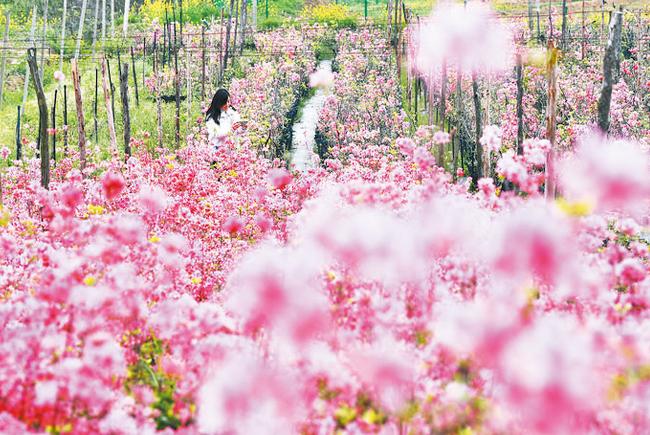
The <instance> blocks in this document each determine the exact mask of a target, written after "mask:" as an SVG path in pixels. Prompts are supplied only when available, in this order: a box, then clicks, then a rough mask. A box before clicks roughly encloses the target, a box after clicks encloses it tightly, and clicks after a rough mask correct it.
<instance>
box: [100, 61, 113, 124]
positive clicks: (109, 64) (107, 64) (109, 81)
mask: <svg viewBox="0 0 650 435" xmlns="http://www.w3.org/2000/svg"><path fill="white" fill-rule="evenodd" d="M104 60H105V61H106V70H107V71H108V84H109V86H110V89H111V110H112V111H113V112H112V113H115V85H113V74H111V60H110V59H109V58H107V57H106V56H104ZM102 68H103V67H102ZM103 75H104V72H103V71H102V76H103Z"/></svg>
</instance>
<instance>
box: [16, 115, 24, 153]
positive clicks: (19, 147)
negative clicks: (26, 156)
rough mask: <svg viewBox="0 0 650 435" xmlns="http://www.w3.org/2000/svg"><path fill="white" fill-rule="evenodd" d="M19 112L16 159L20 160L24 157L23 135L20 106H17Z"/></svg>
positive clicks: (17, 118) (17, 116)
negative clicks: (21, 132) (21, 134)
mask: <svg viewBox="0 0 650 435" xmlns="http://www.w3.org/2000/svg"><path fill="white" fill-rule="evenodd" d="M17 107H18V110H17V112H18V113H17V114H16V160H20V159H22V157H23V153H22V150H23V141H22V139H23V138H22V137H20V117H21V115H20V106H17Z"/></svg>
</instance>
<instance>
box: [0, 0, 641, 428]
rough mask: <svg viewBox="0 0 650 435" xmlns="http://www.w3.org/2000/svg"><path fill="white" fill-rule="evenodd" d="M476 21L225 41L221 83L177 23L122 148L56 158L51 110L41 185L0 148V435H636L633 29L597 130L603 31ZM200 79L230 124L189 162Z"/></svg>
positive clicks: (38, 167)
mask: <svg viewBox="0 0 650 435" xmlns="http://www.w3.org/2000/svg"><path fill="white" fill-rule="evenodd" d="M476 3H477V4H473V2H469V4H468V5H467V6H463V4H462V3H459V4H451V3H445V2H442V3H441V4H440V5H437V6H435V7H434V8H433V10H432V12H431V15H430V16H429V17H421V20H415V19H411V20H410V21H409V20H408V18H409V12H408V9H407V7H406V6H404V5H403V3H400V0H397V2H396V3H395V5H392V3H391V8H392V7H396V10H397V11H398V12H395V11H394V10H393V9H389V11H393V13H395V17H396V16H397V15H398V14H404V16H403V17H401V15H400V17H401V18H400V20H403V21H394V22H393V24H394V25H393V26H392V27H386V26H382V25H381V24H377V25H366V24H360V25H358V26H355V27H351V28H336V26H332V25H319V24H315V25H313V24H307V22H303V23H302V24H300V25H298V26H296V27H291V26H284V27H280V28H278V29H275V30H265V31H258V32H255V31H253V30H252V28H251V29H249V31H250V33H249V34H248V35H247V36H243V37H242V39H241V46H238V45H236V44H238V42H237V41H239V40H238V39H237V37H236V36H234V35H233V36H232V38H234V41H235V42H234V43H235V45H236V46H235V48H234V50H232V53H233V54H232V57H231V59H230V63H227V62H225V61H224V53H225V52H228V53H230V51H229V50H230V49H231V47H230V42H229V41H232V40H229V39H225V42H224V40H223V38H220V36H219V35H220V34H221V35H225V32H226V27H225V26H222V25H220V24H215V23H214V22H213V23H211V24H210V26H207V27H205V28H203V30H201V29H202V28H201V27H200V26H199V25H196V26H194V25H190V24H187V25H186V29H185V32H187V34H186V36H187V38H186V39H185V40H184V41H185V42H184V45H183V48H174V49H176V50H178V52H177V53H175V55H176V56H177V59H176V65H175V66H174V62H173V61H172V59H173V57H168V58H167V62H168V64H167V68H165V66H164V64H162V63H161V59H162V58H159V57H158V56H159V53H164V51H165V49H164V48H163V49H160V48H157V49H156V48H154V49H152V53H153V54H152V63H151V64H148V63H146V62H148V60H147V57H146V56H145V54H146V53H147V51H146V48H145V47H144V46H145V45H146V43H145V42H144V41H145V40H146V38H149V39H155V40H156V41H158V39H157V38H160V35H161V32H167V27H165V28H164V30H162V29H163V26H161V25H160V24H159V23H158V22H157V21H154V22H153V23H146V24H143V26H146V27H145V28H144V29H141V30H142V32H141V33H138V35H137V37H134V41H135V45H136V46H137V47H140V48H141V50H142V51H143V53H145V54H143V56H142V64H137V63H135V61H133V64H132V65H134V67H137V68H142V69H140V70H138V71H139V73H140V74H141V75H142V82H143V85H144V84H145V83H146V86H142V88H141V89H140V91H141V95H140V100H141V101H140V102H138V106H137V107H138V108H137V109H134V107H133V106H132V107H131V110H132V111H134V112H135V113H134V115H133V120H131V122H132V124H133V125H132V126H131V131H132V134H131V136H130V138H128V140H127V139H126V136H125V139H124V140H125V142H126V143H125V144H124V147H125V148H124V150H123V149H122V148H117V147H113V146H112V145H111V144H110V143H109V136H106V137H104V136H103V134H104V133H103V132H104V131H103V129H104V125H102V126H101V129H102V130H101V134H100V135H99V137H98V134H97V130H95V133H94V134H95V136H94V138H93V136H92V135H90V134H88V142H87V143H83V147H85V146H86V145H88V149H85V148H84V149H83V151H82V147H80V146H78V142H77V141H78V133H77V131H79V132H81V129H78V125H79V124H78V122H79V121H78V119H79V118H78V117H77V116H78V112H77V110H74V111H73V110H71V111H70V112H71V113H70V121H69V124H70V125H69V126H68V125H67V124H66V125H65V127H64V129H65V130H66V131H67V129H68V127H69V129H70V138H69V139H70V145H69V148H67V149H66V152H65V154H64V153H63V152H62V151H61V149H62V148H59V151H58V152H59V155H58V157H57V158H56V159H55V160H52V166H51V168H50V169H49V172H48V174H49V183H47V184H44V183H43V181H42V180H43V175H42V174H43V162H44V159H45V157H44V156H43V151H45V154H46V155H48V156H49V155H50V153H51V148H45V149H43V148H42V144H43V139H42V138H41V139H39V138H38V137H37V134H38V129H34V128H25V129H24V131H23V133H22V137H18V138H17V143H24V146H25V150H24V155H23V156H22V158H20V159H19V158H16V151H17V150H16V149H15V148H14V144H9V143H7V144H0V147H2V152H1V154H0V326H1V327H0V380H2V382H0V433H6V434H23V433H55V434H64V433H80V434H86V433H88V434H90V433H93V434H95V433H102V434H154V433H166V434H172V433H179V434H293V433H297V434H305V435H311V434H314V435H316V434H396V435H397V434H399V435H406V434H458V435H469V434H511V433H512V434H518V433H524V434H583V433H584V434H643V433H650V405H649V404H650V152H649V151H648V145H649V144H650V116H649V113H650V106H649V105H650V81H648V80H650V77H649V76H648V71H650V69H649V67H650V65H649V64H648V57H647V55H645V56H644V55H643V53H648V36H647V35H648V33H645V36H642V35H643V34H642V33H636V34H634V33H629V32H628V33H629V34H628V36H625V37H624V38H623V43H622V48H621V47H620V46H619V47H618V51H615V52H614V55H613V56H614V58H615V59H618V60H619V65H618V66H617V68H618V72H615V73H614V76H615V77H616V81H615V83H614V84H613V86H612V87H611V88H610V100H609V101H607V107H608V111H607V113H606V115H607V116H606V118H605V119H606V121H607V125H606V127H605V128H603V124H601V123H599V119H600V118H599V117H600V116H601V115H602V113H603V110H604V109H603V104H604V103H603V102H602V99H603V98H604V97H603V96H602V93H606V91H603V89H604V88H606V84H605V85H604V84H603V83H604V82H606V81H607V80H606V77H607V76H608V74H610V73H611V71H610V70H608V65H610V66H611V65H613V64H612V63H611V62H610V64H608V61H607V59H608V57H607V53H608V50H613V48H610V46H611V45H612V40H613V39H616V38H615V37H610V38H609V40H608V39H607V38H606V37H605V38H601V39H598V38H595V39H594V40H589V41H587V40H586V39H583V40H577V41H578V42H575V40H571V39H569V38H567V39H566V40H560V37H559V35H558V34H555V35H553V31H555V32H556V33H557V32H558V30H557V29H555V30H549V29H547V30H549V31H548V32H546V33H545V34H544V38H546V39H544V40H543V41H540V40H538V39H537V36H538V35H536V32H535V31H534V26H533V27H530V28H529V26H528V23H527V22H526V17H525V16H524V17H519V18H510V19H503V17H502V18H498V16H497V15H496V13H495V12H494V11H493V10H492V9H491V7H490V6H488V5H487V4H483V3H481V4H478V2H476ZM84 4H85V3H84ZM152 4H153V2H147V3H146V5H147V6H146V7H148V8H153V6H151V5H152ZM155 4H156V5H157V6H156V7H157V8H158V7H160V8H163V5H162V4H158V3H155ZM244 4H245V3H244ZM397 6H399V8H397ZM84 7H85V6H84ZM188 7H189V6H188ZM231 7H232V6H231ZM127 8H128V6H127ZM161 10H162V9H161ZM245 10H246V8H245V7H244V11H245ZM402 11H403V12H402ZM616 14H617V12H616V11H613V16H614V18H612V23H614V24H612V26H611V29H609V32H615V31H616V30H615V27H616V26H615V22H616V19H618V18H617V17H616ZM156 15H157V16H158V15H162V12H161V11H160V10H158V9H156ZM234 15H235V16H236V15H237V14H234ZM390 17H391V15H390V12H389V18H390ZM561 17H562V15H561V13H560V14H559V18H556V19H558V20H559V19H561ZM638 17H639V20H640V21H639V23H642V24H643V25H644V26H645V27H644V26H642V25H639V26H637V27H634V26H632V25H630V26H628V27H625V24H624V25H623V27H624V29H626V28H627V29H636V30H639V29H643V28H646V29H647V26H648V24H649V23H650V16H648V14H647V12H646V13H645V15H644V13H642V12H640V13H639V15H638ZM411 18H412V17H411ZM629 18H630V17H629V16H628V15H625V16H623V18H622V19H623V23H626V21H625V20H626V19H629ZM392 19H393V20H397V18H394V17H393V18H392ZM572 19H573V20H578V21H579V19H580V18H579V16H577V17H573V18H572ZM127 21H128V20H127ZM233 23H234V24H233V25H232V28H231V23H230V21H228V25H227V32H228V33H229V34H230V33H231V31H235V30H237V29H238V25H237V24H236V22H234V21H233ZM632 23H634V21H632ZM398 24H399V25H398ZM556 24H558V25H559V23H556ZM571 24H574V25H576V22H574V21H570V22H569V26H570V25H571ZM244 27H245V26H242V28H244ZM206 29H207V30H206ZM387 29H388V30H387ZM531 29H533V31H532V32H531ZM598 29H599V26H596V27H594V26H591V27H590V28H589V30H587V29H582V30H581V31H584V32H585V33H587V32H596V31H597V30H598ZM202 31H203V32H204V33H203V34H202V33H201V32H202ZM605 31H608V30H607V29H605ZM182 32H183V30H180V33H181V42H183V37H182V34H183V33H182ZM205 32H207V34H208V38H207V41H208V42H207V43H206V42H205V41H206V38H205ZM624 32H625V31H624ZM624 35H625V33H624ZM629 35H632V36H634V35H636V36H634V38H637V39H634V38H632V36H629ZM562 36H563V37H564V32H563V33H562ZM601 36H602V35H601ZM167 37H168V36H167V33H165V38H167ZM170 38H171V37H170ZM643 38H645V39H643ZM556 43H557V44H558V46H559V45H562V44H564V45H563V46H562V47H561V48H562V49H561V50H560V49H559V48H556V46H555V44H556ZM583 45H584V47H583ZM179 47H180V45H179ZM206 47H207V49H206ZM323 47H326V48H327V49H328V50H327V52H329V50H331V53H333V70H334V72H333V73H332V74H331V75H329V74H325V75H323V76H321V75H318V76H316V75H312V73H313V71H314V70H315V68H316V65H317V62H318V61H319V60H321V59H322V58H323V56H325V55H324V54H323V53H324V52H325V51H326V50H325V49H324V48H323ZM201 49H203V52H202V53H201V51H200V50H201ZM157 50H162V51H160V52H159V51H157ZM170 50H171V49H170ZM184 50H185V51H184ZM644 50H645V51H644ZM167 53H169V52H167ZM206 53H207V55H206ZM237 53H240V54H239V55H237ZM166 55H167V56H169V54H166ZM202 56H203V57H202ZM82 58H83V56H82ZM206 58H207V64H208V67H207V68H208V73H207V77H209V78H210V80H209V81H208V80H207V79H205V77H206V73H205V71H201V69H202V68H201V66H200V62H201V61H202V59H206ZM226 59H227V56H226ZM57 60H58V59H57ZM155 62H158V63H157V64H156V63H155ZM55 63H56V64H57V65H58V62H55ZM124 63H125V64H126V63H128V61H124ZM224 63H225V64H226V65H225V67H224V68H223V70H222V71H219V65H223V64H224ZM140 65H142V66H140ZM154 65H157V66H156V67H154ZM215 65H217V66H215ZM86 67H87V65H84V64H83V62H82V72H83V73H84V74H90V73H88V71H90V68H91V67H90V66H88V69H83V68H86ZM66 68H67V67H66ZM46 71H47V70H46ZM120 71H121V70H120ZM127 71H128V65H127ZM66 72H67V70H66ZM3 74H4V73H3ZM93 74H94V73H93ZM310 75H311V79H310ZM88 77H89V75H88ZM211 77H217V78H218V79H219V80H218V81H219V83H220V85H223V86H226V87H227V88H228V89H229V91H230V94H231V96H232V97H231V98H232V99H231V103H232V105H233V106H235V107H236V108H237V110H238V111H239V112H240V113H241V116H242V118H243V119H246V120H247V122H248V123H247V128H246V130H245V131H243V132H242V131H238V132H237V133H236V134H232V135H231V136H230V137H229V139H228V140H227V141H226V142H225V143H224V144H223V145H221V146H219V147H218V148H215V147H214V146H213V144H211V143H209V141H208V140H207V137H206V130H205V127H204V125H205V124H204V122H203V118H204V113H205V109H206V108H207V105H208V104H209V99H210V98H211V93H210V92H211V91H213V90H214V89H212V88H213V87H214V88H215V89H216V86H214V82H213V80H212V78H211ZM86 80H88V79H86ZM126 80H127V83H128V81H129V77H128V75H127V79H126ZM137 80H138V79H137V78H135V75H134V82H137ZM56 81H58V82H62V83H65V84H68V85H69V86H70V87H72V83H73V82H72V79H71V78H69V77H68V74H63V72H61V71H58V70H57V78H56ZM644 82H648V83H644ZM89 83H90V82H83V84H82V89H83V91H84V93H85V96H84V98H90V97H88V95H91V90H92V83H90V84H89ZM179 83H182V86H180V85H179ZM118 85H119V83H118ZM310 85H311V86H314V87H315V86H318V87H323V88H325V89H326V92H327V93H328V96H327V99H326V101H325V105H324V107H323V109H322V110H321V111H320V114H319V123H318V129H317V133H316V143H317V146H316V147H315V149H314V150H313V151H314V155H313V159H314V161H316V162H317V164H316V166H315V167H314V168H311V169H309V170H305V171H298V170H295V168H293V167H291V165H289V164H288V163H287V161H288V158H287V157H288V156H290V153H291V133H290V132H291V126H292V124H293V122H294V121H295V119H296V117H299V116H300V111H301V110H302V109H301V107H302V106H301V104H302V101H303V100H305V99H306V98H309V95H310V92H311V91H310ZM21 86H22V85H21ZM30 86H31V85H30ZM52 86H55V84H53V85H52ZM87 86H90V87H87ZM131 86H133V85H131ZM203 87H205V88H207V90H208V91H205V94H206V96H205V98H204V99H201V98H200V94H201V92H202V91H203V90H204V89H203ZM46 89H49V88H47V87H46ZM52 89H54V88H52ZM179 89H182V90H183V92H185V93H184V94H183V96H184V100H183V107H182V108H180V103H179V101H180V96H179V92H180V90H179ZM133 91H134V89H131V88H127V95H124V94H122V97H121V98H120V100H119V101H121V102H122V103H123V102H124V100H127V101H128V98H129V97H128V93H129V92H133ZM68 92H70V95H68V98H69V99H70V100H71V101H73V100H74V96H73V94H72V93H71V91H70V89H68ZM116 92H117V91H116ZM173 92H177V94H176V97H175V98H176V103H175V104H176V115H174V112H173V110H172V106H171V105H170V106H162V103H161V95H170V94H173ZM100 93H101V90H100ZM106 95H107V96H106V107H107V108H108V106H109V105H110V100H109V96H108V95H109V92H106ZM100 98H103V97H102V95H100ZM48 99H49V94H48ZM116 101H117V100H116ZM88 103H89V105H92V104H91V102H90V100H88ZM103 103H104V101H103V100H102V101H100V105H101V104H103ZM54 104H56V103H54ZM66 104H67V103H66ZM70 104H72V103H70ZM131 104H133V101H131ZM140 104H141V105H140ZM170 104H174V103H173V102H172V103H170ZM185 104H187V106H185ZM55 107H56V106H55ZM66 107H67V106H66ZM71 107H72V106H71ZM117 108H118V110H119V113H120V116H122V115H123V114H125V113H126V115H124V116H126V117H128V111H129V108H128V104H127V105H126V106H123V107H120V106H119V105H118V106H117ZM85 110H88V107H87V108H86V109H85ZM181 111H182V112H183V113H182V115H181V114H180V112H181ZM137 112H140V113H137ZM3 113H4V112H3ZM549 113H550V115H549ZM116 114H117V112H116ZM57 116H58V117H60V116H61V114H60V113H59V114H55V115H52V119H59V118H57ZM95 116H97V115H95ZM101 116H102V117H103V116H104V115H103V114H102V115H101ZM174 116H176V118H174ZM91 117H92V116H91ZM156 118H158V121H156ZM102 119H103V118H102ZM116 119H118V117H117V116H116ZM119 119H120V120H121V119H127V118H119ZM174 121H175V122H176V123H177V125H178V126H179V127H174V125H173V123H174ZM163 122H164V130H163V126H162V125H160V123H163ZM102 123H103V121H102ZM73 124H74V127H73ZM90 124H91V123H89V124H88V125H87V129H88V130H89V131H90V130H91V129H90V127H89V125H90ZM116 125H117V127H118V133H119V134H121V133H122V130H123V129H126V127H125V125H126V123H122V121H120V122H118V123H117V124H116ZM12 128H13V127H12ZM82 128H83V127H82ZM174 128H176V130H175V131H176V134H177V135H178V137H179V138H180V146H178V147H176V146H175V145H174V136H173V134H172V133H171V132H173V129H174ZM63 131H64V130H60V133H59V138H60V137H61V135H62V133H63ZM0 133H1V132H0ZM107 133H108V132H107ZM113 134H114V132H113ZM50 136H53V135H52V134H50ZM79 136H81V135H80V134H79ZM66 137H67V133H66ZM119 139H120V140H121V139H122V137H121V136H120V137H119ZM55 140H56V139H55ZM39 141H40V144H41V148H38V147H37V145H36V144H37V143H39ZM51 141H52V138H50V146H51V143H52V142H51ZM160 142H162V144H161V143H160ZM44 143H45V144H46V146H47V144H48V141H47V140H45V142H44ZM59 143H61V139H59ZM79 143H80V144H81V143H82V142H81V141H79ZM127 145H128V151H127V148H126V146H127ZM58 146H59V147H61V145H58ZM120 146H121V145H120ZM82 156H85V157H82ZM82 158H83V159H85V161H82ZM49 164H50V163H49V158H48V165H49Z"/></svg>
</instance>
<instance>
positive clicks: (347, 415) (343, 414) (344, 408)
mask: <svg viewBox="0 0 650 435" xmlns="http://www.w3.org/2000/svg"><path fill="white" fill-rule="evenodd" d="M334 418H335V419H336V421H337V422H339V424H340V425H341V426H344V427H345V426H346V425H347V424H348V423H350V422H352V421H354V419H355V418H357V410H356V409H354V408H350V407H349V406H348V405H345V404H343V405H341V407H340V408H339V409H337V410H336V411H334Z"/></svg>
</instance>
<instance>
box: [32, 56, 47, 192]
mask: <svg viewBox="0 0 650 435" xmlns="http://www.w3.org/2000/svg"><path fill="white" fill-rule="evenodd" d="M27 63H28V64H29V71H30V73H31V76H32V81H33V82H34V90H35V91H36V98H37V100H38V113H39V136H40V141H39V142H40V148H39V150H40V155H41V186H43V187H44V188H46V189H47V188H48V187H49V185H50V149H49V147H48V140H47V116H48V111H47V102H46V100H45V93H44V92H43V85H42V84H41V76H40V74H39V72H38V65H37V64H36V50H35V49H34V48H30V49H28V50H27Z"/></svg>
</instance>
